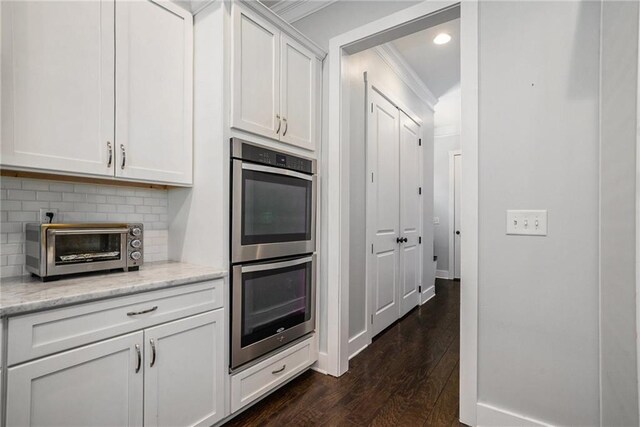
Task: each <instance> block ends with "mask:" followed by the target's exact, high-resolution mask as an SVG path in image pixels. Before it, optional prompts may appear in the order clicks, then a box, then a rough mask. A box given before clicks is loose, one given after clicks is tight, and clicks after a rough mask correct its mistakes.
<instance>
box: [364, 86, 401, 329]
mask: <svg viewBox="0 0 640 427" xmlns="http://www.w3.org/2000/svg"><path fill="white" fill-rule="evenodd" d="M368 96H369V104H370V107H369V111H368V115H369V120H368V121H367V135H368V136H367V161H368V165H369V168H368V170H369V175H370V176H369V179H367V182H368V185H367V188H368V190H367V212H368V215H367V216H368V218H369V219H370V224H369V228H370V230H371V231H370V233H369V236H370V237H369V238H370V239H371V242H370V244H371V245H372V249H371V252H372V253H370V255H369V263H368V270H369V271H368V282H369V290H370V294H371V295H370V298H371V307H372V312H371V323H372V324H371V337H373V336H375V335H377V334H378V333H380V332H381V331H382V330H384V329H385V328H386V327H387V326H389V325H391V324H392V323H393V322H394V321H396V320H397V319H398V313H399V305H398V282H399V279H400V276H399V271H398V257H399V249H400V248H399V244H398V242H397V239H398V238H399V237H400V230H399V225H400V224H399V223H400V220H399V219H400V218H399V209H398V206H399V204H400V197H399V192H398V189H399V186H400V183H399V179H400V174H399V166H400V159H399V154H400V150H399V127H398V126H399V112H398V109H397V108H396V107H395V106H394V105H393V104H391V102H389V101H388V100H387V99H386V98H384V97H383V96H382V95H380V94H379V93H378V92H376V91H375V90H370V91H369V93H368Z"/></svg>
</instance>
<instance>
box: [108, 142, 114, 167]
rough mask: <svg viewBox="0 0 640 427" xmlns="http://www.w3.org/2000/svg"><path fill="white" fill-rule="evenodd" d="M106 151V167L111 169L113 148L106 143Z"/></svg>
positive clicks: (109, 143)
mask: <svg viewBox="0 0 640 427" xmlns="http://www.w3.org/2000/svg"><path fill="white" fill-rule="evenodd" d="M107 150H109V160H108V161H107V167H108V168H110V167H111V163H112V162H113V147H111V142H110V141H107Z"/></svg>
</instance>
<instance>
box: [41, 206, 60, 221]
mask: <svg viewBox="0 0 640 427" xmlns="http://www.w3.org/2000/svg"><path fill="white" fill-rule="evenodd" d="M47 213H52V214H53V218H52V219H51V222H61V220H60V217H58V209H54V208H40V216H39V218H40V223H41V224H48V223H49V217H48V216H47Z"/></svg>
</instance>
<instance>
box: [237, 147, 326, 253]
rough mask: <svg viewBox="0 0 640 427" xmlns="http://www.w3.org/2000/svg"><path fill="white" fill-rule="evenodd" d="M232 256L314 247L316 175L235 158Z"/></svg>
mask: <svg viewBox="0 0 640 427" xmlns="http://www.w3.org/2000/svg"><path fill="white" fill-rule="evenodd" d="M232 200H233V202H232V226H231V228H232V230H231V233H232V240H231V248H232V261H233V262H234V263H237V262H246V261H254V260H261V259H268V258H277V257H282V256H289V255H298V254H304V253H311V252H313V251H315V222H316V213H315V211H316V177H315V176H314V175H307V174H304V173H300V172H295V171H291V170H288V169H281V168H274V167H270V166H263V165H257V164H253V163H247V162H243V161H241V160H238V159H234V160H233V195H232Z"/></svg>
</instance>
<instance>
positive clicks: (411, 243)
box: [399, 111, 422, 317]
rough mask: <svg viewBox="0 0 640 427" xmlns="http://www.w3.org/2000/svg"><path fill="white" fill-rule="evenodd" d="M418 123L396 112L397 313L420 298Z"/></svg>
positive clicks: (419, 155)
mask: <svg viewBox="0 0 640 427" xmlns="http://www.w3.org/2000/svg"><path fill="white" fill-rule="evenodd" d="M419 143H420V126H418V125H417V124H416V123H415V122H414V121H413V120H411V119H410V118H409V116H407V115H406V114H405V113H404V112H402V111H401V112H400V237H401V238H402V240H403V242H401V243H400V287H399V290H400V295H399V300H400V317H402V316H404V315H405V314H407V313H408V312H409V311H410V310H411V309H412V308H413V307H415V306H417V305H418V303H419V300H420V293H419V291H418V287H419V286H420V281H421V276H422V274H421V268H420V265H421V250H420V249H421V246H420V234H421V228H422V227H421V219H422V217H421V212H422V210H421V206H422V203H420V199H421V195H420V193H421V190H420V186H421V171H420V158H421V156H422V154H421V147H420V145H419Z"/></svg>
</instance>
